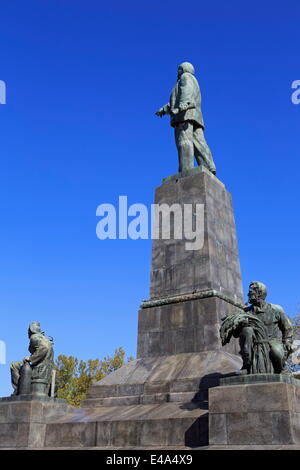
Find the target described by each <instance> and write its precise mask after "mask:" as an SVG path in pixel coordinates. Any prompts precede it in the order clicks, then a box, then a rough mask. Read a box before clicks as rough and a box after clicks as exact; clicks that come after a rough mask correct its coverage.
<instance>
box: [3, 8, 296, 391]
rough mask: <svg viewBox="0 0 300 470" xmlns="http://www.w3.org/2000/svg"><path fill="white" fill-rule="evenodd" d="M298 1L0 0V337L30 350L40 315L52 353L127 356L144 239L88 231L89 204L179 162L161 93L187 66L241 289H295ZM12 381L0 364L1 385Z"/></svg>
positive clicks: (143, 186)
mask: <svg viewBox="0 0 300 470" xmlns="http://www.w3.org/2000/svg"><path fill="white" fill-rule="evenodd" d="M299 14H300V4H299V1H298V0H288V1H287V2H282V1H278V0H272V1H269V0H263V1H261V0H260V1H258V0H254V1H252V2H242V1H240V0H235V1H231V0H227V1H226V2H224V1H221V0H211V1H209V2H199V0H197V1H196V0H190V1H187V2H182V1H178V0H174V1H172V2H170V1H164V2H162V1H157V0H154V1H153V0H152V1H151V2H141V1H131V0H128V1H127V2H124V1H120V0H118V1H111V2H101V1H99V0H76V1H71V0H68V1H67V0H64V1H63V0H60V1H58V0H43V1H42V2H41V1H40V0H27V1H26V2H24V1H23V0H12V1H10V2H4V1H2V2H1V31H0V39H1V45H2V47H1V53H0V56H1V60H0V63H1V67H0V80H4V81H5V82H6V85H7V104H6V105H0V124H1V171H0V179H1V181H0V191H1V199H0V201H1V229H0V243H1V269H0V276H1V280H0V311H1V328H0V339H1V340H2V341H5V342H6V344H7V362H8V363H9V362H11V361H12V360H18V359H21V358H23V357H24V356H25V355H26V350H27V346H28V339H27V337H26V331H27V325H28V323H29V322H30V321H32V320H39V321H41V323H42V326H43V328H44V329H45V331H46V333H48V334H49V335H52V336H53V337H54V339H55V352H56V355H58V354H60V353H64V354H67V355H76V356H78V357H79V358H82V359H89V358H95V357H100V358H102V357H104V356H105V355H109V354H113V352H114V349H115V348H117V347H119V346H123V347H124V348H125V350H126V353H127V354H128V355H135V351H136V336H137V311H138V307H139V304H140V302H141V301H142V300H143V299H146V298H148V293H149V270H150V256H151V241H150V240H139V241H132V240H119V241H118V240H110V241H100V240H98V239H97V238H96V235H95V228H96V223H97V218H96V216H95V212H96V207H97V206H98V205H99V204H101V203H104V202H107V203H116V202H117V200H118V196H119V195H127V196H128V201H129V203H130V204H131V203H135V202H140V203H144V204H147V205H150V204H151V203H152V202H153V195H154V188H155V186H158V185H159V184H160V183H161V180H162V178H163V177H165V176H168V175H170V174H173V173H176V171H177V155H176V149H175V145H174V142H173V132H172V130H171V128H170V126H169V119H168V118H165V119H164V120H160V119H159V118H157V117H155V116H154V112H155V111H156V110H157V108H158V107H160V106H161V105H163V104H165V103H166V102H167V100H168V96H169V92H170V89H171V87H172V86H173V85H174V83H175V81H176V70H177V65H178V64H179V63H180V62H182V61H184V60H188V61H190V62H192V63H193V64H194V65H195V68H196V74H197V78H198V79H199V82H200V86H201V91H202V96H203V107H202V110H203V114H204V119H205V123H206V138H207V141H208V143H209V145H210V147H211V149H212V151H213V154H214V159H215V162H216V165H217V168H218V177H219V178H220V179H221V180H222V181H223V182H224V183H225V185H226V187H227V189H229V191H231V193H232V196H233V202H234V208H235V218H236V225H237V234H238V242H239V252H240V259H241V267H242V275H243V283H244V288H245V290H246V286H247V285H248V283H249V281H251V280H253V279H257V280H261V281H263V282H265V283H266V284H267V285H268V287H269V297H268V298H269V300H270V301H272V302H274V303H280V304H282V305H283V307H284V308H285V310H286V312H287V313H288V314H290V315H293V314H295V312H296V309H297V305H298V303H299V302H300V285H299V284H300V282H299V281H300V274H299V272H300V263H299V228H300V222H299V193H300V184H299V173H300V161H299V130H300V105H298V106H296V105H293V104H292V102H291V93H292V90H291V83H292V82H293V81H294V80H297V79H300V67H299ZM8 393H10V385H9V369H8V365H5V366H4V365H0V395H2V396H3V395H7V394H8Z"/></svg>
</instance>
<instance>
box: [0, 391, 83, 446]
mask: <svg viewBox="0 0 300 470" xmlns="http://www.w3.org/2000/svg"><path fill="white" fill-rule="evenodd" d="M73 409H74V407H72V406H70V405H68V404H67V403H66V401H65V400H59V399H56V398H48V397H42V396H34V395H18V396H11V397H4V398H0V448H10V449H11V448H15V449H17V448H41V447H43V446H44V441H45V435H46V425H47V423H48V422H49V421H51V420H55V419H57V418H58V417H60V416H63V415H66V414H67V413H68V412H71V411H72V410H73Z"/></svg>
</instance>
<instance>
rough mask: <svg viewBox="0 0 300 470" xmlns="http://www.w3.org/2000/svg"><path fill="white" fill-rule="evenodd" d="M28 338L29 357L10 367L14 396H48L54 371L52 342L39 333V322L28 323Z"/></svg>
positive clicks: (13, 363)
mask: <svg viewBox="0 0 300 470" xmlns="http://www.w3.org/2000/svg"><path fill="white" fill-rule="evenodd" d="M28 337H29V339H30V342H29V348H28V351H29V352H30V354H31V355H30V356H28V357H25V358H24V359H23V361H21V362H12V363H11V366H10V369H11V382H12V386H13V388H14V395H23V394H30V393H32V394H35V395H48V394H49V392H50V385H51V378H52V371H53V369H54V362H53V357H54V352H53V341H52V339H49V338H48V337H46V336H45V334H44V333H43V332H42V331H41V326H40V323H39V322H32V323H30V325H29V328H28Z"/></svg>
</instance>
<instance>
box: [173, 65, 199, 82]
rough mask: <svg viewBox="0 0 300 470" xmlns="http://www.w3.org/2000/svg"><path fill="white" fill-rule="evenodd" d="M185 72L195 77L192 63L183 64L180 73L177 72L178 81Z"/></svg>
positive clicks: (179, 68) (180, 66)
mask: <svg viewBox="0 0 300 470" xmlns="http://www.w3.org/2000/svg"><path fill="white" fill-rule="evenodd" d="M185 72H188V73H191V74H192V75H195V69H194V66H193V65H192V64H191V63H190V62H182V64H180V65H179V67H178V72H177V77H178V79H179V78H180V77H181V75H182V74H183V73H185Z"/></svg>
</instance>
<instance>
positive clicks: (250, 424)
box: [209, 381, 300, 446]
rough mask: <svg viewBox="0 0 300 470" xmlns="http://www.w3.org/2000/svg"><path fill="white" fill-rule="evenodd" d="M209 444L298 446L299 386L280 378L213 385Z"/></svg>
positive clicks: (210, 392) (210, 395)
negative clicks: (282, 380)
mask: <svg viewBox="0 0 300 470" xmlns="http://www.w3.org/2000/svg"><path fill="white" fill-rule="evenodd" d="M209 444H210V445H212V446H214V445H228V446H237V445H249V446H251V445H253V446H254V445H260V446H262V445H274V446H276V445H277V446H278V445H283V446H284V445H299V444H300V387H299V385H295V384H292V383H286V382H279V381H278V382H269V383H268V382H256V383H251V384H246V385H245V384H241V385H225V386H220V387H215V388H211V389H210V390H209Z"/></svg>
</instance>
